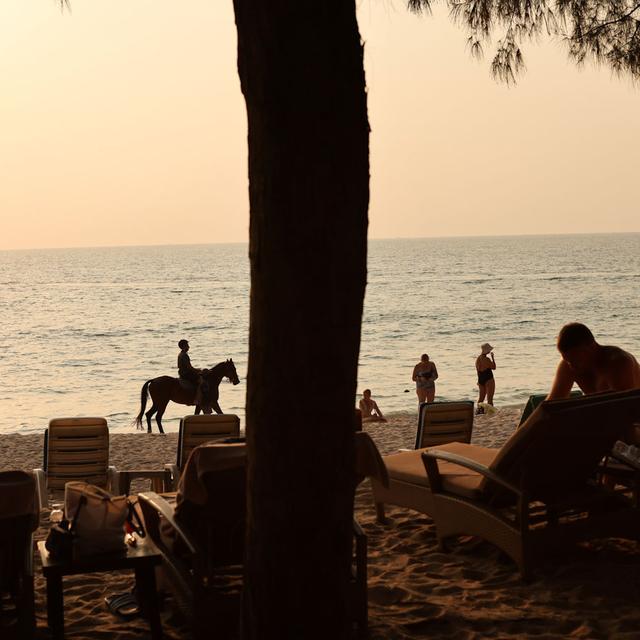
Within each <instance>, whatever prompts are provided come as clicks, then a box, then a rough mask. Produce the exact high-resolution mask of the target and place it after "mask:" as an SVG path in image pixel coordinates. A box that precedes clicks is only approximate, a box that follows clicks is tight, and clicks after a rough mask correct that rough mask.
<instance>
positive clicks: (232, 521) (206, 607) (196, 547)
mask: <svg viewBox="0 0 640 640" xmlns="http://www.w3.org/2000/svg"><path fill="white" fill-rule="evenodd" d="M359 436H360V438H361V439H364V440H367V439H368V440H369V441H370V437H369V436H368V434H366V433H361V434H356V449H357V451H358V450H362V446H360V447H358V437H359ZM366 445H367V443H366V442H365V443H364V448H365V449H366ZM374 449H375V445H374ZM376 452H377V450H376ZM359 460H361V461H364V462H361V463H359V466H358V472H357V475H358V474H360V473H361V472H362V473H361V475H359V477H358V478H357V480H360V479H362V478H363V477H364V476H365V475H368V474H369V473H375V472H376V471H375V469H376V468H377V466H376V463H375V461H374V463H373V464H371V463H370V462H367V461H366V460H367V455H366V454H365V455H362V456H359ZM374 460H375V454H374ZM362 469H364V471H362ZM138 498H139V505H140V507H141V509H142V513H143V516H144V520H145V524H146V527H147V533H148V535H149V536H150V538H151V539H152V540H153V542H154V543H155V544H156V546H157V547H158V548H159V549H160V551H161V553H162V554H163V558H164V561H165V562H164V566H165V569H166V572H167V574H168V575H167V577H168V580H167V583H168V584H170V585H172V590H174V592H175V594H176V596H177V598H178V600H179V602H180V603H181V605H182V608H183V609H184V610H185V611H186V613H187V615H188V616H189V618H190V620H191V622H192V626H193V630H194V636H195V638H197V639H198V638H209V637H210V636H211V629H212V628H213V626H215V628H216V633H217V634H218V635H219V634H220V626H221V625H222V627H223V628H224V629H225V631H226V632H230V631H233V628H232V627H233V625H234V624H237V622H238V619H237V617H234V616H237V611H234V608H233V600H234V598H236V596H237V594H236V593H234V589H235V590H236V591H237V587H238V581H237V580H236V582H235V583H234V581H233V579H234V572H235V574H236V577H237V575H240V574H241V571H242V563H243V553H244V527H245V512H246V445H245V444H243V443H238V444H233V443H227V444H221V443H207V444H204V445H201V446H199V447H197V448H196V449H194V450H193V452H192V454H191V456H190V458H189V460H188V461H187V464H186V465H185V468H184V470H183V473H182V475H181V477H180V481H179V485H178V493H177V497H176V503H175V507H174V506H173V505H171V504H170V503H169V502H168V501H167V500H165V499H164V498H162V497H161V496H159V495H158V494H157V493H153V492H146V493H141V494H139V496H138ZM353 531H354V538H353V541H354V542H353V561H352V571H351V580H350V590H349V606H350V610H351V613H352V618H353V623H354V631H355V636H356V637H357V638H361V639H364V638H366V634H367V617H368V612H367V538H366V535H365V534H364V532H363V531H362V529H361V527H360V526H359V524H358V523H357V522H356V521H355V520H354V523H353ZM225 601H226V602H225ZM225 605H226V606H225ZM221 619H224V620H223V621H222V622H221ZM222 637H225V636H224V633H223V634H222Z"/></svg>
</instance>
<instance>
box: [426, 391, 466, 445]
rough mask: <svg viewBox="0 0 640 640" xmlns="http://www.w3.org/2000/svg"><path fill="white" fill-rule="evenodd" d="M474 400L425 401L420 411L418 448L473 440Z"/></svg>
mask: <svg viewBox="0 0 640 640" xmlns="http://www.w3.org/2000/svg"><path fill="white" fill-rule="evenodd" d="M472 432H473V402H471V400H461V401H459V402H423V403H422V404H421V405H420V411H419V413H418V432H417V434H416V446H415V448H416V449H424V447H433V446H434V445H438V444H446V443H447V442H471V433H472Z"/></svg>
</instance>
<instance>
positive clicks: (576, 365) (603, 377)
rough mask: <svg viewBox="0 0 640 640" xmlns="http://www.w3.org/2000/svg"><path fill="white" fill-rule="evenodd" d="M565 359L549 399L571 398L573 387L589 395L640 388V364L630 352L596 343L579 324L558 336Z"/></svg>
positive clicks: (563, 328) (583, 326) (559, 349)
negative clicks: (575, 386) (575, 385)
mask: <svg viewBox="0 0 640 640" xmlns="http://www.w3.org/2000/svg"><path fill="white" fill-rule="evenodd" d="M557 345H558V351H560V355H561V356H562V360H560V364H558V369H557V370H556V377H555V379H554V381H553V385H552V387H551V391H550V392H549V395H548V396H547V400H555V399H557V398H567V397H569V393H570V392H571V387H573V384H574V383H575V384H577V385H578V386H579V387H580V389H582V391H583V393H585V394H586V395H588V394H591V393H598V392H600V391H625V390H627V389H638V388H640V365H639V364H638V361H637V360H636V359H635V358H634V357H633V356H632V355H631V354H630V353H628V352H627V351H623V350H622V349H620V348H619V347H608V346H603V345H600V344H598V343H597V342H596V340H595V338H594V337H593V334H592V333H591V331H590V330H589V329H588V328H587V327H586V326H585V325H583V324H580V323H579V322H571V323H570V324H566V325H565V326H564V327H562V329H561V330H560V334H559V335H558V343H557Z"/></svg>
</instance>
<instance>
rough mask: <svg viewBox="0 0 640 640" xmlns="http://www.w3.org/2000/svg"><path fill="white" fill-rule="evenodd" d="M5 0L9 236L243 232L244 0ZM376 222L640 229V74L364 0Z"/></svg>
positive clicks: (378, 227) (75, 239) (58, 241)
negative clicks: (239, 37) (490, 45)
mask: <svg viewBox="0 0 640 640" xmlns="http://www.w3.org/2000/svg"><path fill="white" fill-rule="evenodd" d="M72 4H73V12H72V14H68V13H66V12H65V13H64V14H61V13H60V11H59V9H58V8H57V6H56V3H55V1H54V0H40V1H36V0H29V1H25V0H2V2H1V3H0V79H1V81H0V143H1V144H0V158H1V171H0V211H1V215H2V234H1V236H0V249H13V248H28V247H57V246H58V247H70V246H94V245H124V244H134V245H137V244H165V243H206V242H232V241H245V240H246V239H247V231H248V215H249V214H248V196H247V169H246V165H247V161H246V155H247V148H246V117H245V109H244V102H243V99H242V96H241V94H240V86H239V81H238V77H237V72H236V35H235V25H234V20H233V10H232V1H231V0H217V1H216V2H212V1H211V0H189V2H188V3H186V4H185V3H178V2H175V1H174V0H153V1H152V0H128V1H125V0H73V3H72ZM359 21H360V29H361V33H362V35H363V38H364V39H365V41H366V49H365V51H366V72H367V83H368V87H369V116H370V121H371V128H372V135H371V207H370V223H371V224H370V237H373V238H381V237H421V236H442V235H481V234H482V235H484V234H491V235H493V234H520V233H554V232H560V233H566V232H609V231H611V232H614V231H640V216H639V215H638V176H637V170H638V167H639V166H640V121H639V118H638V114H640V89H634V88H633V86H632V85H631V83H630V82H629V81H628V80H620V79H616V78H612V77H611V74H610V72H609V71H608V70H606V69H595V68H592V67H587V68H585V69H582V70H577V69H576V68H575V67H574V66H573V64H572V63H570V62H569V61H568V60H567V57H566V54H565V52H564V49H563V48H562V46H561V45H560V44H559V43H558V42H555V43H552V42H549V41H543V42H542V43H541V44H540V45H536V44H528V45H527V46H526V47H525V55H526V63H527V72H526V74H525V75H524V76H523V77H522V78H521V79H520V82H519V84H518V85H517V86H516V87H515V88H508V87H506V86H504V85H501V84H497V83H496V82H495V81H494V80H493V79H492V78H491V75H490V73H489V62H490V60H489V59H485V60H484V61H481V62H477V61H475V60H473V59H471V57H470V55H469V53H468V51H467V50H466V49H465V34H464V33H463V32H462V31H461V30H460V29H458V28H457V27H455V26H453V25H452V24H451V22H450V20H449V19H448V18H447V16H446V12H445V11H444V9H442V8H440V9H439V10H438V9H437V10H436V11H435V15H433V16H431V17H426V16H425V17H416V16H415V15H412V14H409V13H408V12H407V11H406V9H405V3H404V2H393V3H392V2H389V0H365V1H363V2H361V3H360V4H359Z"/></svg>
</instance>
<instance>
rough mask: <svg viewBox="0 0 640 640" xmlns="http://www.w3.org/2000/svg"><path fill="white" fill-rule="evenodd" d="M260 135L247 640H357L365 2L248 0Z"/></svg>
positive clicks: (253, 243) (245, 57)
mask: <svg viewBox="0 0 640 640" xmlns="http://www.w3.org/2000/svg"><path fill="white" fill-rule="evenodd" d="M234 7H235V14H236V24H237V28H238V69H239V74H240V79H241V84H242V91H243V94H244V96H245V100H246V105H247V114H248V124H249V193H250V206H251V222H250V249H249V253H250V258H251V316H250V340H249V370H248V375H247V385H248V388H247V435H248V443H249V460H250V467H249V514H248V533H247V536H248V540H247V542H248V545H247V546H248V552H247V559H246V580H245V594H244V616H243V635H244V637H245V638H251V639H256V640H257V639H258V638H260V640H264V639H267V638H278V639H281V638H291V639H294V638H295V639H296V640H303V639H305V640H306V639H311V638H318V639H320V638H322V640H327V639H329V638H331V639H339V638H346V637H347V636H348V628H349V615H348V611H347V586H348V576H349V559H350V550H351V519H352V512H353V494H354V487H353V475H354V474H353V466H354V451H353V436H352V434H353V411H354V399H355V393H356V376H357V364H358V352H359V346H360V324H361V318H362V304H363V298H364V290H365V284H366V233H367V208H368V201H369V146H368V145H369V126H368V121H367V107H366V91H365V80H364V70H363V60H362V55H363V50H362V44H361V40H360V35H359V32H358V25H357V21H356V15H355V4H354V2H353V0H323V1H322V2H317V1H314V2H311V1H310V0H252V1H250V0H234Z"/></svg>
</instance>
